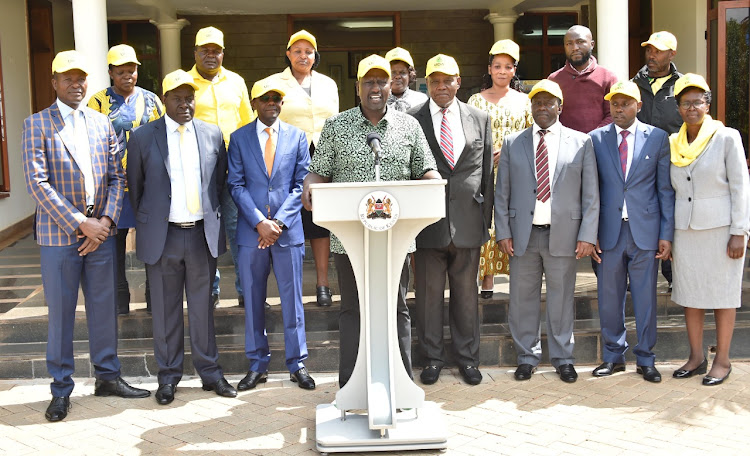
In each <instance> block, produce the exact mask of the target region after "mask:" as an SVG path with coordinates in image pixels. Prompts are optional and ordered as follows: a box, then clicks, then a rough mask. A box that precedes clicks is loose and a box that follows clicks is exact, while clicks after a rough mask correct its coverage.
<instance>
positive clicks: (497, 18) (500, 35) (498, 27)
mask: <svg viewBox="0 0 750 456" xmlns="http://www.w3.org/2000/svg"><path fill="white" fill-rule="evenodd" d="M484 19H485V20H487V21H489V22H490V24H492V28H493V29H494V31H495V41H499V40H512V39H513V24H515V23H516V19H518V14H516V13H515V12H514V11H513V10H510V11H504V12H500V13H490V14H488V15H486V16H485V17H484Z"/></svg>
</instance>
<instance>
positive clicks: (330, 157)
mask: <svg viewBox="0 0 750 456" xmlns="http://www.w3.org/2000/svg"><path fill="white" fill-rule="evenodd" d="M390 77H391V66H390V64H389V63H388V61H387V60H385V59H384V58H383V57H380V56H378V55H371V56H369V57H367V58H365V59H363V60H362V61H360V62H359V68H358V71H357V94H358V95H359V97H360V99H361V103H360V105H359V106H357V107H354V108H352V109H349V110H347V111H344V112H342V113H339V114H337V115H335V116H333V117H330V118H329V119H328V120H326V123H325V126H324V127H323V130H322V132H321V134H320V140H319V142H318V146H317V148H316V149H315V155H314V156H313V158H312V162H311V164H310V174H308V175H307V177H306V178H305V183H304V190H303V193H302V203H303V205H304V206H305V208H306V209H308V210H312V200H311V193H310V184H316V183H322V182H371V181H375V167H374V164H375V159H374V156H373V152H372V150H371V149H370V147H369V146H368V144H367V135H368V134H370V133H373V132H376V133H378V134H379V135H380V136H381V137H382V140H381V145H382V155H383V158H384V159H383V161H382V164H381V167H380V179H381V180H383V181H401V180H412V179H440V174H439V173H438V172H437V171H436V169H437V167H436V164H435V160H434V158H433V157H432V153H431V152H430V147H429V145H428V144H427V140H426V139H425V136H424V134H423V133H422V129H421V128H420V126H419V124H418V123H417V121H416V120H415V119H414V118H413V117H411V116H408V115H406V114H404V113H400V112H398V111H396V110H395V109H387V107H386V100H388V96H389V95H390V93H391V82H390ZM414 250H415V245H412V247H411V248H410V249H409V252H413V251H414ZM331 252H332V253H333V258H334V262H335V264H336V269H337V273H338V278H339V289H340V290H341V291H340V292H341V310H340V313H339V339H340V341H339V343H340V357H339V386H340V387H343V386H344V385H345V384H346V383H347V382H348V381H349V378H350V377H351V375H352V372H353V370H354V364H355V362H356V360H357V352H358V350H359V295H358V291H357V283H356V280H355V277H354V271H353V270H352V266H351V263H350V261H349V257H348V256H347V254H346V251H345V250H344V248H343V246H342V245H341V242H340V241H339V240H338V238H337V237H336V235H335V234H333V233H331ZM408 285H409V256H408V255H407V256H406V259H405V261H404V267H403V269H402V272H401V282H400V285H399V293H398V298H397V306H396V307H397V313H398V314H397V319H396V326H397V329H398V342H399V348H400V351H401V358H402V360H403V362H404V367H405V368H406V372H407V373H408V374H409V376H410V377H411V376H412V373H411V319H410V317H409V310H408V308H407V307H406V290H407V287H408Z"/></svg>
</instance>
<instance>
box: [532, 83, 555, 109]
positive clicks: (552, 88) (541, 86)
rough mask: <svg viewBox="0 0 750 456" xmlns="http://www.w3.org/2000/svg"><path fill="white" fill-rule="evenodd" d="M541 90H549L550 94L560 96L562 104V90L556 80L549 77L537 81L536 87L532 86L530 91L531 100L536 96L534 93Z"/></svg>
mask: <svg viewBox="0 0 750 456" xmlns="http://www.w3.org/2000/svg"><path fill="white" fill-rule="evenodd" d="M539 92H547V93H549V94H550V95H552V96H555V97H557V98H559V99H560V103H561V104H562V101H563V96H562V90H561V89H560V86H559V85H557V83H556V82H554V81H550V80H549V79H542V80H541V81H539V82H537V83H536V84H534V87H532V88H531V92H530V93H529V100H530V99H532V98H534V95H536V94H538V93H539Z"/></svg>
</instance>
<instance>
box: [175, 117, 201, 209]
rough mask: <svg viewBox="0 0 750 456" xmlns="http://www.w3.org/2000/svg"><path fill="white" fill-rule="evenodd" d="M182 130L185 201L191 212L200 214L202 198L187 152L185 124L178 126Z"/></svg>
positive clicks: (181, 145)
mask: <svg viewBox="0 0 750 456" xmlns="http://www.w3.org/2000/svg"><path fill="white" fill-rule="evenodd" d="M177 131H179V132H180V157H181V161H182V180H183V181H184V182H185V202H186V203H187V209H188V211H190V213H191V214H198V213H199V211H200V198H199V197H198V183H197V182H196V180H195V173H194V172H193V169H194V167H193V166H191V165H192V160H191V158H190V157H188V154H187V153H184V152H185V149H186V146H185V125H180V126H179V127H177Z"/></svg>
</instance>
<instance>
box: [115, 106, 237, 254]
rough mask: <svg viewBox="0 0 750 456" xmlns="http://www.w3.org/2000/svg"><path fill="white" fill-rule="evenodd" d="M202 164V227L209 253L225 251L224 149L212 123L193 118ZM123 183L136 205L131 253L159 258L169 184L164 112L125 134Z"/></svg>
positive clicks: (168, 197)
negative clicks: (125, 173)
mask: <svg viewBox="0 0 750 456" xmlns="http://www.w3.org/2000/svg"><path fill="white" fill-rule="evenodd" d="M193 124H194V125H195V134H196V139H197V141H198V153H199V155H200V165H201V185H202V195H201V198H202V203H203V231H204V232H205V235H206V243H207V244H208V249H209V251H210V252H211V256H213V257H214V258H216V257H218V256H219V255H221V254H222V253H224V252H226V250H227V246H226V238H225V234H224V221H223V220H222V219H221V211H220V202H219V195H220V194H221V191H222V189H223V188H224V184H225V183H226V180H227V151H226V148H225V146H224V139H223V137H222V135H221V130H219V127H217V126H216V125H211V124H208V123H205V122H202V121H200V120H198V119H193ZM127 171H128V189H129V193H130V202H131V203H132V204H133V211H135V221H136V230H137V231H138V236H136V241H135V243H136V256H137V257H138V259H139V260H141V261H143V262H144V263H146V264H154V263H156V262H157V261H159V258H161V254H162V252H163V250H164V244H165V242H166V239H167V226H168V224H169V207H170V203H171V198H172V188H171V187H172V186H171V183H170V180H169V148H168V147H167V132H166V123H165V122H164V117H162V118H160V119H158V120H155V121H153V122H149V123H147V124H146V125H143V126H142V127H140V128H138V129H136V130H133V132H132V133H131V134H130V139H129V140H128V170H127ZM180 190H181V189H180Z"/></svg>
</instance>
